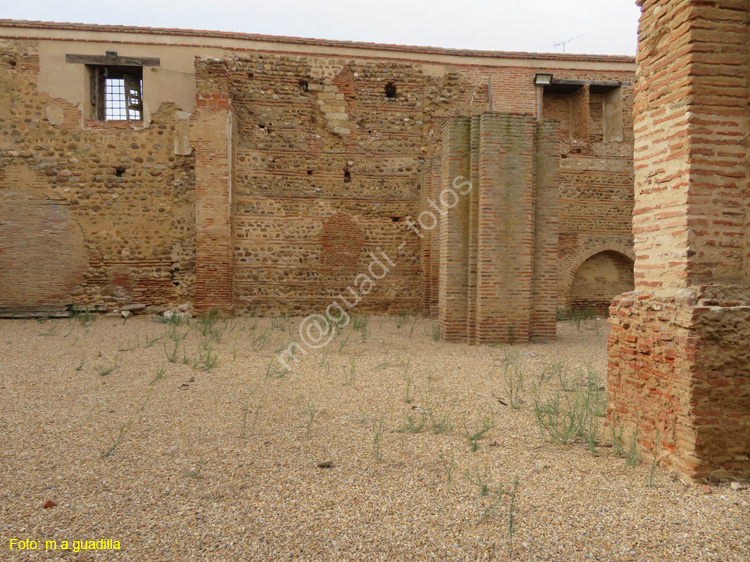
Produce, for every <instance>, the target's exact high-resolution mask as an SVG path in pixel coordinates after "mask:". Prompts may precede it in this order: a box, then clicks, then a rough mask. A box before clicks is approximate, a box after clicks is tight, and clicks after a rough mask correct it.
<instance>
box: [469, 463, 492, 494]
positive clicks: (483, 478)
mask: <svg viewBox="0 0 750 562" xmlns="http://www.w3.org/2000/svg"><path fill="white" fill-rule="evenodd" d="M489 475H490V467H489V466H487V465H484V467H483V470H481V471H480V470H479V466H475V467H474V472H473V473H472V472H469V471H468V470H467V471H466V472H464V476H466V479H467V480H468V481H469V483H471V484H474V485H475V486H476V487H477V491H478V492H479V495H480V496H482V497H484V496H488V495H489V493H490V483H489V480H488V478H489Z"/></svg>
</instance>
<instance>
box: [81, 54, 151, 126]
mask: <svg viewBox="0 0 750 562" xmlns="http://www.w3.org/2000/svg"><path fill="white" fill-rule="evenodd" d="M142 94H143V68H141V67H133V66H127V67H118V66H92V67H91V104H92V105H93V107H94V115H95V117H96V119H99V120H100V121H141V120H142V119H143V95H142Z"/></svg>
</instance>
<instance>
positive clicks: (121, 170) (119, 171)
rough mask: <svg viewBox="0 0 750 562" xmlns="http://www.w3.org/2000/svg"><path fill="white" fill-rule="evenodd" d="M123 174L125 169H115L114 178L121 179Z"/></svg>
mask: <svg viewBox="0 0 750 562" xmlns="http://www.w3.org/2000/svg"><path fill="white" fill-rule="evenodd" d="M123 174H125V168H115V176H117V177H118V178H121V177H122V176H123Z"/></svg>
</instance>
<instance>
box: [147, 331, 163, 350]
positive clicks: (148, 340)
mask: <svg viewBox="0 0 750 562" xmlns="http://www.w3.org/2000/svg"><path fill="white" fill-rule="evenodd" d="M163 337H164V334H162V335H160V336H159V337H158V338H149V337H148V334H146V343H144V344H143V349H148V348H149V347H151V346H152V345H154V344H155V343H156V342H158V341H159V340H160V339H162V338H163Z"/></svg>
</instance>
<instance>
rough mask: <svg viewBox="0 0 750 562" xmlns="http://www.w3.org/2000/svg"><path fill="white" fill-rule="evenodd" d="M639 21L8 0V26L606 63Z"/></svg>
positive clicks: (303, 4) (463, 9)
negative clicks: (330, 42) (61, 25)
mask: <svg viewBox="0 0 750 562" xmlns="http://www.w3.org/2000/svg"><path fill="white" fill-rule="evenodd" d="M639 14H640V10H639V8H638V7H637V6H636V5H635V0H521V1H519V0H462V1H455V2H448V1H446V0H329V1H324V0H262V1H257V0H148V1H144V0H126V1H124V2H104V1H102V0H98V1H90V0H27V1H19V0H0V18H12V19H26V20H43V21H64V22H78V23H98V24H116V25H137V26H146V27H177V28H186V29H209V30H217V31H235V32H244V33H260V34H264V35H288V36H295V37H313V38H318V39H339V40H348V41H367V42H375V43H396V44H401V45H419V46H431V47H449V48H458V49H483V50H492V51H527V52H540V53H562V52H563V48H564V49H565V52H567V53H586V54H606V55H635V50H636V32H637V28H638V16H639ZM563 42H565V44H564V45H562V43H563Z"/></svg>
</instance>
